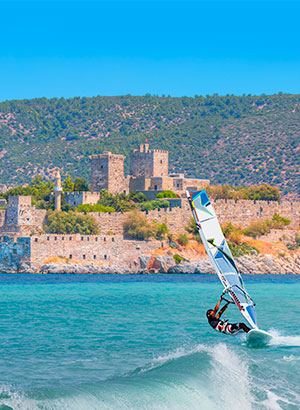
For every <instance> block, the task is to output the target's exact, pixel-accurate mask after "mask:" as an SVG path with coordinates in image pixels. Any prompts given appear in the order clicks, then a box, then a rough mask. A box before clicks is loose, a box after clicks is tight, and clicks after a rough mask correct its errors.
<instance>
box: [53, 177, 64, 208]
mask: <svg viewBox="0 0 300 410" xmlns="http://www.w3.org/2000/svg"><path fill="white" fill-rule="evenodd" d="M61 193H62V187H61V176H60V172H59V169H58V170H57V172H56V175H55V188H54V195H55V210H56V211H60V210H61Z"/></svg>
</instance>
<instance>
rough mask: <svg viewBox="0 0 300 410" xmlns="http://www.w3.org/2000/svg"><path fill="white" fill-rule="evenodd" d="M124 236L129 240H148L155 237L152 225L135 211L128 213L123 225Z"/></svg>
mask: <svg viewBox="0 0 300 410" xmlns="http://www.w3.org/2000/svg"><path fill="white" fill-rule="evenodd" d="M123 228H124V234H125V235H126V236H127V237H129V238H131V239H149V238H150V237H151V236H154V235H155V227H154V224H153V223H149V222H148V221H147V218H146V217H145V216H144V215H142V214H141V213H139V212H137V211H133V212H130V214H129V215H128V217H127V219H126V220H125V222H124V224H123Z"/></svg>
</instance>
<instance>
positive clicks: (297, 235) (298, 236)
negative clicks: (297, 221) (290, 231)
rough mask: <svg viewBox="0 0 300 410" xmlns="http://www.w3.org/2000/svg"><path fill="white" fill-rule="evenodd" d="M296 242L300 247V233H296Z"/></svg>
mask: <svg viewBox="0 0 300 410" xmlns="http://www.w3.org/2000/svg"><path fill="white" fill-rule="evenodd" d="M295 242H296V244H297V245H299V246H300V234H299V233H296V236H295Z"/></svg>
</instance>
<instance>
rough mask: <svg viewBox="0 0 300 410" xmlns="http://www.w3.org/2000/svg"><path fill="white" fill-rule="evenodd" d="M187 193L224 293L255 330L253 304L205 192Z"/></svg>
mask: <svg viewBox="0 0 300 410" xmlns="http://www.w3.org/2000/svg"><path fill="white" fill-rule="evenodd" d="M186 193H187V197H188V200H189V203H190V205H191V209H192V212H193V216H194V219H195V222H196V225H197V228H198V231H199V234H200V236H201V239H202V242H203V244H204V246H205V249H206V252H207V254H208V256H209V259H210V261H211V263H212V265H213V267H214V268H215V270H216V272H217V274H218V276H219V278H220V280H221V282H222V284H223V286H224V291H225V292H228V294H229V295H230V297H231V299H232V300H233V301H234V303H235V304H236V306H237V307H238V309H239V310H240V312H241V314H242V315H243V316H244V317H245V319H246V320H247V322H248V323H249V324H250V326H251V328H252V329H257V328H258V327H257V322H256V312H255V307H254V306H255V304H254V302H253V300H252V299H251V297H250V295H249V294H248V292H247V291H246V289H245V286H244V282H243V279H242V277H241V274H240V273H239V271H238V268H237V266H236V264H235V262H234V259H233V256H232V254H231V251H230V249H229V246H228V244H227V242H226V239H225V237H224V235H223V232H222V229H221V227H220V224H219V222H218V219H217V216H216V214H215V211H214V209H213V207H212V205H211V203H210V200H209V198H208V196H207V193H206V192H205V190H202V191H196V192H189V191H186Z"/></svg>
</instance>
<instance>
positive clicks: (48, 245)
mask: <svg viewBox="0 0 300 410" xmlns="http://www.w3.org/2000/svg"><path fill="white" fill-rule="evenodd" d="M30 240H31V267H32V268H34V269H39V268H40V267H41V266H42V265H43V264H44V263H45V262H46V261H47V260H49V259H50V258H52V257H59V256H61V257H65V258H69V259H70V260H74V261H77V262H80V263H83V264H84V263H94V264H103V263H106V264H122V265H128V266H129V265H130V264H131V263H132V261H136V264H137V263H138V257H139V255H140V254H141V253H147V252H151V251H154V250H156V249H158V248H160V247H161V246H162V245H163V243H162V242H161V241H149V242H148V241H133V240H126V239H125V240H124V239H123V236H121V235H114V236H109V235H83V236H81V235H79V234H76V235H54V234H50V235H37V236H32V237H31V238H30ZM133 263H134V262H133Z"/></svg>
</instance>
